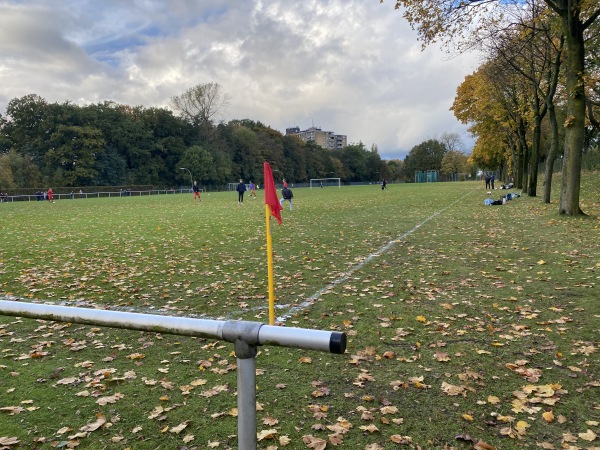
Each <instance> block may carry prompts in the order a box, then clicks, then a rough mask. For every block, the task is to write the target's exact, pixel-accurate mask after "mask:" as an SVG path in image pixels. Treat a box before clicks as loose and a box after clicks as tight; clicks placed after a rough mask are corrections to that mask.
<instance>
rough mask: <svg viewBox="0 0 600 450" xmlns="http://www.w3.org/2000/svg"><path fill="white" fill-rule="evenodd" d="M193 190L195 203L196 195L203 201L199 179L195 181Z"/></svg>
mask: <svg viewBox="0 0 600 450" xmlns="http://www.w3.org/2000/svg"><path fill="white" fill-rule="evenodd" d="M192 190H193V191H194V203H196V197H198V200H200V201H202V199H201V198H200V188H199V187H198V182H197V181H194V186H193V189H192Z"/></svg>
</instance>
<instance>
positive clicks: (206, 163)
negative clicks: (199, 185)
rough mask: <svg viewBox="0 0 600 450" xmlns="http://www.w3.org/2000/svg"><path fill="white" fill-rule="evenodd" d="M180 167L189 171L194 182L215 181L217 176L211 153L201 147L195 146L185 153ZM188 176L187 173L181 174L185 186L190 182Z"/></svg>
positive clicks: (182, 172) (180, 177)
mask: <svg viewBox="0 0 600 450" xmlns="http://www.w3.org/2000/svg"><path fill="white" fill-rule="evenodd" d="M179 167H185V168H186V169H188V170H189V171H190V172H191V174H192V176H193V178H194V180H197V181H200V182H202V181H207V180H209V179H213V178H214V177H215V175H216V172H215V166H214V163H213V159H212V156H211V155H210V152H209V151H208V150H206V149H205V148H203V147H201V146H199V145H194V146H192V147H190V148H188V149H187V150H186V151H185V153H184V154H183V158H181V161H179ZM187 176H188V173H187V171H181V173H180V174H179V179H180V180H182V181H183V184H187V183H188V182H189V181H188V179H187Z"/></svg>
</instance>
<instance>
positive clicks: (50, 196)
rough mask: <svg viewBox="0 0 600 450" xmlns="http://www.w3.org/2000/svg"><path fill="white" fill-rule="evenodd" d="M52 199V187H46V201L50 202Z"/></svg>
mask: <svg viewBox="0 0 600 450" xmlns="http://www.w3.org/2000/svg"><path fill="white" fill-rule="evenodd" d="M52 199H53V197H52V188H50V189H48V201H49V202H51V201H52Z"/></svg>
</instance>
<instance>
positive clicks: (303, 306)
mask: <svg viewBox="0 0 600 450" xmlns="http://www.w3.org/2000/svg"><path fill="white" fill-rule="evenodd" d="M472 192H474V191H470V192H468V193H466V194H465V195H463V196H462V197H460V198H458V199H457V200H455V201H454V202H452V203H450V204H449V205H448V206H446V207H445V208H443V209H440V210H439V211H436V212H434V213H433V214H432V215H431V216H429V217H427V218H426V219H425V220H423V221H422V222H421V223H419V224H417V225H415V226H414V227H413V228H412V229H411V230H409V231H407V232H406V233H404V234H402V235H400V236H398V237H397V238H395V239H392V240H391V241H389V242H388V243H387V244H385V245H383V246H382V247H380V248H379V249H378V250H377V251H375V252H373V253H371V254H370V255H369V256H367V257H366V258H365V259H364V260H362V261H361V262H360V263H358V264H357V265H355V266H354V267H352V268H350V270H348V271H347V272H344V274H343V275H342V276H341V277H339V278H337V279H336V280H334V281H332V282H331V283H329V284H328V285H327V286H325V287H324V288H322V289H319V290H318V291H317V292H315V293H314V294H313V295H311V296H310V297H308V298H307V299H306V300H305V301H303V302H302V303H300V304H299V305H296V306H292V307H291V308H290V309H289V310H288V311H287V312H286V313H285V314H284V315H282V316H279V317H277V319H276V321H277V322H280V323H283V322H285V321H286V320H287V319H289V318H290V317H291V316H292V315H294V314H296V313H298V312H301V311H303V310H305V309H306V308H308V307H309V306H311V305H312V304H313V303H314V302H315V300H317V299H318V298H319V297H320V296H321V295H323V293H324V292H327V291H329V290H330V289H333V288H334V287H336V286H337V285H339V284H340V283H343V282H345V281H346V280H347V279H348V278H350V276H352V275H353V274H354V272H356V271H357V270H360V269H362V268H363V267H364V266H365V264H367V263H369V262H371V261H372V260H373V259H374V258H377V257H378V256H379V255H381V254H383V253H385V252H387V251H388V250H389V249H390V248H392V246H393V245H394V244H396V243H397V242H399V241H401V240H402V239H404V238H406V237H407V236H409V235H411V234H412V233H414V232H415V231H417V230H418V229H419V228H421V227H422V226H423V225H425V224H426V223H427V222H429V221H430V220H432V219H433V218H435V217H437V216H439V215H440V214H442V213H443V212H445V211H447V210H448V209H450V208H451V207H453V206H454V205H455V204H456V203H458V202H460V201H461V200H462V199H464V198H465V197H466V196H467V195H470V194H471V193H472ZM287 306H288V305H281V306H280V307H278V308H280V309H281V308H286V307H287ZM261 309H262V308H261Z"/></svg>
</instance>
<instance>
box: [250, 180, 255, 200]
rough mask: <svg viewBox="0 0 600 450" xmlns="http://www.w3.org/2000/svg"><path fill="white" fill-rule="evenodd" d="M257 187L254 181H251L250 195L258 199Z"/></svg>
mask: <svg viewBox="0 0 600 450" xmlns="http://www.w3.org/2000/svg"><path fill="white" fill-rule="evenodd" d="M255 189H256V186H254V183H253V182H252V181H250V195H251V196H252V197H254V199H255V200H256V192H254V190H255Z"/></svg>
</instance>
